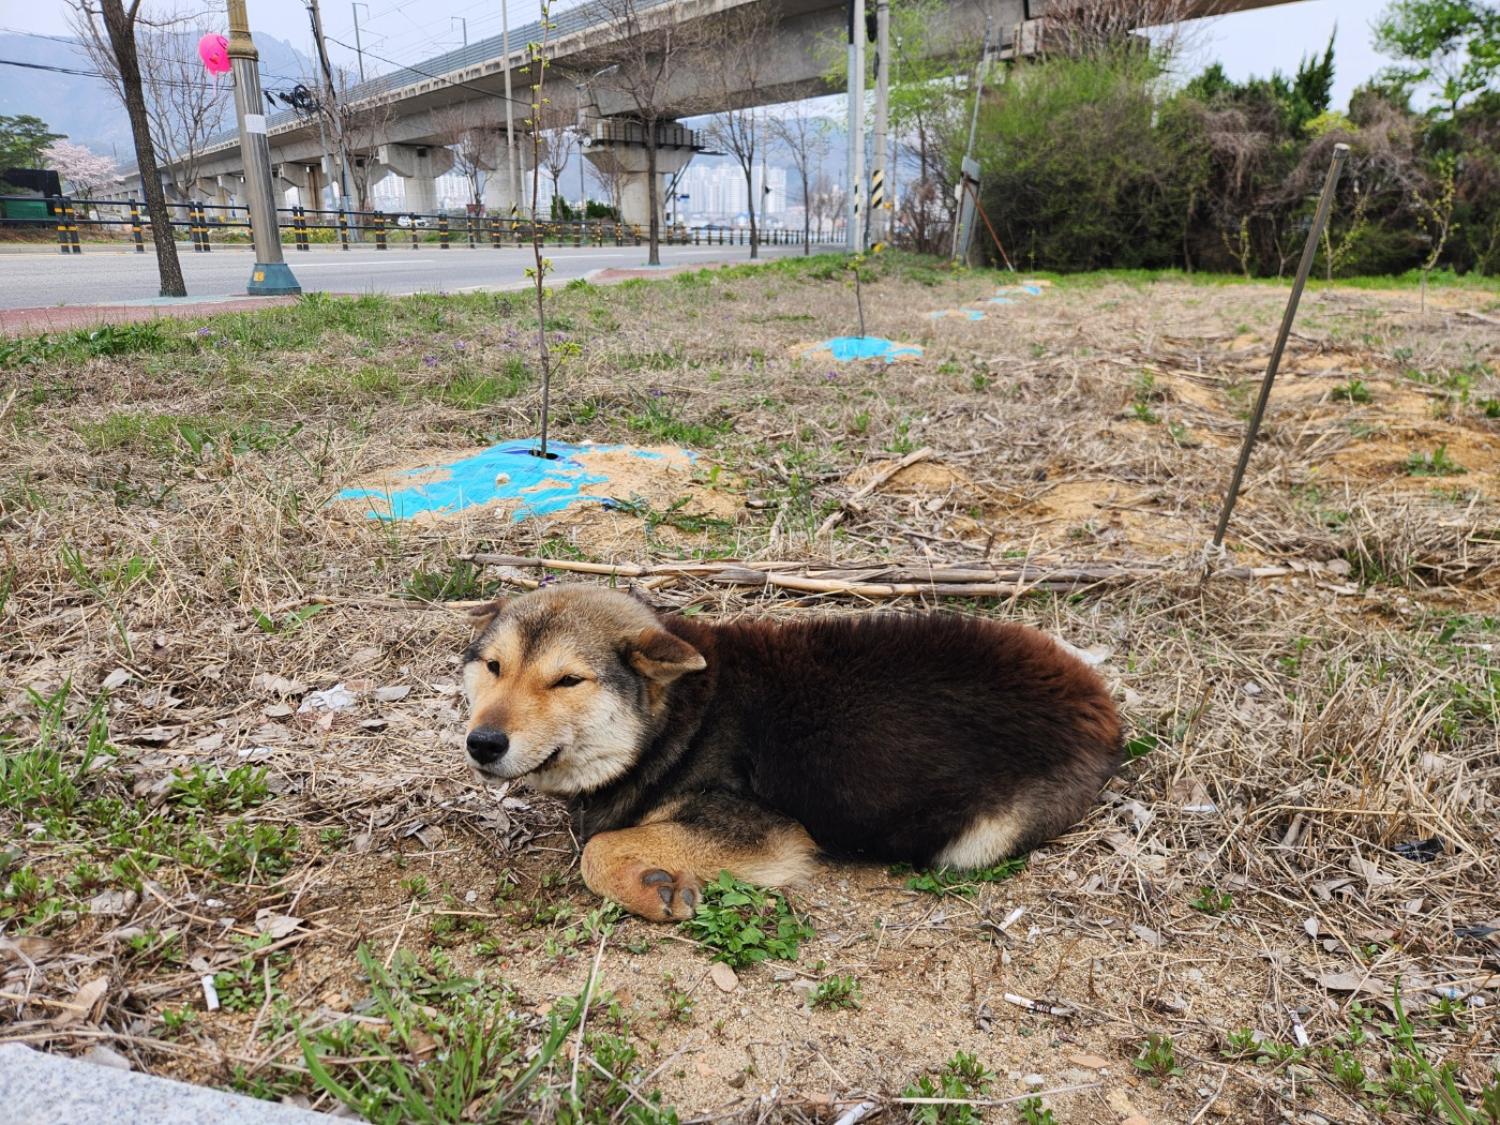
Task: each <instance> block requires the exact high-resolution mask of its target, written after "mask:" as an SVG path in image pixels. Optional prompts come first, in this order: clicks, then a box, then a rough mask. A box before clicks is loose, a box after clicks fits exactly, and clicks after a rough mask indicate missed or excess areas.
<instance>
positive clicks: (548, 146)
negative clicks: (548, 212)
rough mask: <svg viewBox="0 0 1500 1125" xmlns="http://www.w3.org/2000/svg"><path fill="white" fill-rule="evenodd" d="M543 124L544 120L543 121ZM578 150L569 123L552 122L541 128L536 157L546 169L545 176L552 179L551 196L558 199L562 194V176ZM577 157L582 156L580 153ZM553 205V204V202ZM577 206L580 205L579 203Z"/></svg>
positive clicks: (575, 136) (576, 139) (573, 132)
mask: <svg viewBox="0 0 1500 1125" xmlns="http://www.w3.org/2000/svg"><path fill="white" fill-rule="evenodd" d="M544 125H545V122H544ZM577 151H578V133H577V132H576V130H575V129H574V128H573V127H571V126H570V125H567V124H563V123H562V122H554V123H552V124H551V125H550V126H548V127H544V128H543V129H542V132H541V135H540V136H539V137H538V138H537V154H538V159H540V160H541V162H542V167H543V168H545V169H546V170H547V176H548V178H549V179H551V181H552V198H553V199H560V198H562V197H563V194H562V177H563V173H564V172H565V171H567V168H568V164H569V162H570V161H571V160H572V159H573V154H574V153H576V152H577ZM579 159H580V160H582V159H583V157H582V155H581V154H580V155H579ZM554 206H555V204H554ZM579 206H582V204H581V203H580V204H579Z"/></svg>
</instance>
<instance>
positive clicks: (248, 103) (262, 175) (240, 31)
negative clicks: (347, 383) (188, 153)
mask: <svg viewBox="0 0 1500 1125" xmlns="http://www.w3.org/2000/svg"><path fill="white" fill-rule="evenodd" d="M229 59H230V66H231V67H232V69H233V72H234V115H235V118H236V120H237V121H238V123H239V130H240V159H241V160H242V161H243V162H244V165H245V194H246V195H247V196H249V199H250V233H251V238H252V241H253V242H254V245H255V269H254V270H253V271H252V272H251V274H250V283H249V284H248V285H246V286H245V292H247V293H249V294H250V295H251V296H252V297H280V296H285V295H287V294H295V293H300V292H302V286H300V285H298V284H297V279H296V278H295V277H294V276H292V270H291V267H290V266H288V265H287V264H286V262H285V260H283V258H282V256H281V231H280V229H279V228H278V227H277V225H276V204H275V202H274V196H273V195H272V191H271V145H270V142H269V141H268V140H267V139H266V115H265V102H264V99H263V98H262V97H261V93H260V73H259V71H258V70H257V69H256V67H257V61H258V59H259V54H258V52H257V51H256V50H255V42H254V40H252V39H251V38H250V21H249V18H248V17H247V16H246V14H245V0H229Z"/></svg>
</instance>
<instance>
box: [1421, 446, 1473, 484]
mask: <svg viewBox="0 0 1500 1125" xmlns="http://www.w3.org/2000/svg"><path fill="white" fill-rule="evenodd" d="M1466 472H1468V470H1467V469H1465V468H1464V467H1463V466H1462V465H1460V464H1459V463H1458V462H1457V461H1455V460H1453V458H1452V457H1451V456H1449V454H1448V447H1447V446H1446V445H1440V446H1438V447H1437V448H1436V449H1434V450H1433V451H1432V452H1431V453H1423V452H1422V451H1420V450H1416V451H1414V452H1413V453H1412V454H1411V456H1409V457H1408V458H1407V459H1406V475H1407V476H1411V477H1456V476H1461V475H1462V474H1464V473H1466Z"/></svg>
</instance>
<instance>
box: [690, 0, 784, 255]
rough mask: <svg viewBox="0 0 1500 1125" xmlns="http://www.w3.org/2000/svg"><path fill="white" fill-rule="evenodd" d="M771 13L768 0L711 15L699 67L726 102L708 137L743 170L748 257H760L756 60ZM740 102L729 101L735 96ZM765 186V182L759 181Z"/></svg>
mask: <svg viewBox="0 0 1500 1125" xmlns="http://www.w3.org/2000/svg"><path fill="white" fill-rule="evenodd" d="M775 27H776V18H775V16H774V15H772V14H771V9H770V5H768V4H749V5H746V6H744V7H740V8H736V9H734V10H733V11H731V12H729V13H728V14H727V15H724V16H721V17H720V18H718V19H716V20H715V21H714V22H713V24H712V27H711V30H710V31H709V32H708V36H707V42H705V43H704V45H703V55H702V61H703V65H702V72H703V73H704V74H705V75H708V76H710V81H711V82H712V84H713V86H714V93H715V95H716V97H715V101H717V102H718V104H720V105H727V106H731V108H729V109H724V110H721V111H720V112H718V113H716V114H714V115H713V116H712V117H710V118H709V120H708V126H707V128H706V129H705V132H706V133H707V134H708V137H709V139H710V141H711V142H712V143H713V144H714V145H716V146H717V147H719V148H722V149H723V150H724V151H726V152H727V153H729V155H730V156H732V157H734V159H735V163H737V164H738V165H739V166H740V171H741V172H743V173H744V176H745V199H746V202H747V205H748V208H749V214H750V257H752V258H758V257H760V234H759V230H758V229H757V227H756V225H755V213H756V211H757V209H758V208H757V207H756V203H757V200H756V198H755V154H756V152H757V151H758V150H759V149H760V147H761V145H762V144H763V143H764V138H763V137H762V135H761V134H762V128H761V117H762V116H763V115H762V114H760V113H758V112H757V111H756V109H755V105H756V103H757V102H759V101H761V100H762V99H761V98H760V97H759V94H760V91H761V88H762V85H763V83H762V81H761V77H762V67H761V60H762V57H763V55H764V51H765V45H766V44H767V43H768V42H769V41H770V39H771V35H772V34H773V32H774V31H775ZM741 100H743V101H744V102H745V103H747V104H745V105H742V106H739V107H737V108H736V107H734V103H735V102H736V101H741ZM762 186H764V185H762Z"/></svg>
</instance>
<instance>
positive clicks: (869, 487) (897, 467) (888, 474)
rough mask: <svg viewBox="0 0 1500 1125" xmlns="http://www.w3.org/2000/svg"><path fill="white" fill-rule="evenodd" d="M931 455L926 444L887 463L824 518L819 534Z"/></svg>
mask: <svg viewBox="0 0 1500 1125" xmlns="http://www.w3.org/2000/svg"><path fill="white" fill-rule="evenodd" d="M931 456H932V448H931V447H930V446H926V445H924V446H923V447H922V448H921V449H915V450H913V451H912V452H910V453H908V454H907V455H906V456H905V457H903V458H901V460H899V461H896V462H895V463H893V464H890V465H887V466H886V467H885V468H883V469H881V470H880V471H879V472H878V473H876V474H875V475H874V476H873V477H871V478H870V479H869V480H867V481H865V483H864V484H862V485H860V486H859V487H858V488H856V489H855V490H854V491H853V492H851V493H850V494H849V495H848V497H847V498H846V499H845V500H844V501H843V503H841V504H840V505H839V506H838V509H837V510H836V511H834V512H832V513H830V514H829V516H828V518H827V519H826V520H824V521H823V523H822V525H821V526H820V527H819V528H818V534H819V535H826V534H827V533H828V532H830V531H832V530H833V529H834V527H836V526H837V525H838V522H839V521H840V520H842V519H843V518H844V517H845V516H846V515H848V514H849V509H850V508H851V507H853V506H854V505H856V504H858V503H859V501H860V500H862V499H864V497H866V496H868V495H870V493H872V492H874V491H875V490H876V489H877V488H879V487H880V486H881V485H882V484H884V483H885V482H886V481H888V480H890V479H891V478H892V477H893V476H895V475H896V474H897V473H899V472H900V471H901V470H902V469H908V468H910V467H911V466H913V465H915V464H916V463H917V462H918V461H925V460H927V458H929V457H931Z"/></svg>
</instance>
